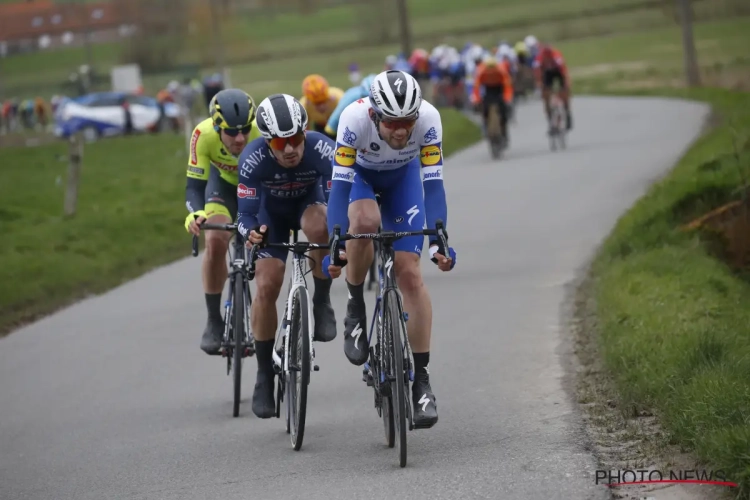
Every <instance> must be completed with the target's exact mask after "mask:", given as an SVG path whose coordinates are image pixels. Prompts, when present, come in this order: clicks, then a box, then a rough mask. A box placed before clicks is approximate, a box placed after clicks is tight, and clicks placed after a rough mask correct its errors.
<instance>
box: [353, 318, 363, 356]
mask: <svg viewBox="0 0 750 500" xmlns="http://www.w3.org/2000/svg"><path fill="white" fill-rule="evenodd" d="M360 335H362V327H361V326H359V323H357V326H355V327H354V330H352V338H353V339H354V348H355V349H356V350H358V351H359V346H358V345H357V344H358V343H359V336H360Z"/></svg>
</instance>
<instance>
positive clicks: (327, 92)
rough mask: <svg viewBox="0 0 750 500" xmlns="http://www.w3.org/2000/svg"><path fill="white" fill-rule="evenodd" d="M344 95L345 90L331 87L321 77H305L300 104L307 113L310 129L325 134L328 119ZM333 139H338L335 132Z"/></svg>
mask: <svg viewBox="0 0 750 500" xmlns="http://www.w3.org/2000/svg"><path fill="white" fill-rule="evenodd" d="M343 95H344V91H343V90H341V89H340V88H338V87H331V86H329V85H328V80H326V79H325V78H323V77H322V76H320V75H308V76H307V77H305V79H304V80H302V98H301V99H300V100H299V102H300V103H301V104H302V106H304V108H305V111H307V116H308V120H309V121H308V127H309V128H311V129H312V130H314V131H316V132H321V133H324V134H325V133H326V132H325V129H326V124H327V123H328V119H329V118H330V117H331V114H332V113H333V110H334V109H336V106H338V104H339V100H340V99H341V97H342V96H343ZM331 138H332V139H335V138H336V133H335V130H334V134H333V136H331Z"/></svg>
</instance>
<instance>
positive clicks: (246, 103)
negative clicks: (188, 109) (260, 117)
mask: <svg viewBox="0 0 750 500" xmlns="http://www.w3.org/2000/svg"><path fill="white" fill-rule="evenodd" d="M208 114H209V116H210V117H211V119H212V120H213V121H214V126H216V127H219V128H244V127H247V126H249V125H250V124H251V123H252V122H253V120H254V119H255V102H254V101H253V98H252V97H250V95H249V94H247V93H246V92H244V91H242V90H239V89H226V90H222V91H221V92H218V93H217V94H216V95H215V96H214V97H213V99H211V104H209V105H208Z"/></svg>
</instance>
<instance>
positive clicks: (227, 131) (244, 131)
mask: <svg viewBox="0 0 750 500" xmlns="http://www.w3.org/2000/svg"><path fill="white" fill-rule="evenodd" d="M252 129H253V126H252V125H248V126H247V127H242V128H223V129H222V130H223V131H224V133H225V134H227V135H228V136H229V137H237V135H238V134H242V135H247V134H249V133H250V131H251V130H252Z"/></svg>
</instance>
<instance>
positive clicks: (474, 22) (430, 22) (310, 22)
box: [0, 0, 750, 95]
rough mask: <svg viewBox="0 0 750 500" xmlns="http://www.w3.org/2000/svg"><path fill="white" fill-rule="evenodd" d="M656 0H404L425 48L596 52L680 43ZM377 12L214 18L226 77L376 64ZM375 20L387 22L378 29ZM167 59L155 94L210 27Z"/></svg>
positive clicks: (341, 70) (296, 75) (20, 88)
mask: <svg viewBox="0 0 750 500" xmlns="http://www.w3.org/2000/svg"><path fill="white" fill-rule="evenodd" d="M664 3H665V1H664V0H606V1H601V0H560V1H554V0H540V1H538V2H533V3H532V2H525V1H522V0H505V1H503V2H502V3H499V2H496V1H493V0H468V1H466V2H450V1H448V0H411V1H410V2H409V6H410V12H411V20H412V31H413V35H414V39H415V44H416V45H421V46H424V47H427V48H431V47H432V46H434V45H436V44H437V43H440V42H442V41H445V42H447V43H453V44H455V45H457V46H462V45H463V44H464V43H465V42H466V41H469V40H472V41H476V42H479V43H483V44H487V45H489V44H496V43H497V42H498V41H499V40H500V39H501V38H506V39H508V40H517V39H520V38H522V37H523V36H525V35H527V34H528V33H534V34H535V35H537V36H538V37H540V38H542V39H548V40H553V41H555V42H563V41H573V42H571V43H573V44H574V45H573V47H576V48H578V46H581V47H583V48H584V49H585V51H587V52H591V51H592V50H593V51H596V50H598V49H597V46H598V45H599V42H596V43H594V42H592V41H591V40H589V39H590V38H591V37H612V38H619V37H620V36H619V35H624V36H627V37H630V36H631V35H633V34H638V33H641V34H643V33H645V32H646V31H650V32H651V33H652V34H653V33H661V34H662V35H664V36H667V37H670V38H673V39H674V40H675V42H676V43H677V45H679V43H680V39H679V33H678V31H677V28H676V23H675V22H674V20H673V18H671V17H670V11H669V9H667V8H665V7H664ZM695 11H696V20H697V21H699V23H698V24H697V25H696V29H701V26H703V23H712V22H715V21H717V20H727V19H731V18H737V17H738V16H742V15H745V16H747V15H750V4H748V3H747V2H744V1H743V0H698V1H696V2H695ZM199 14H203V15H202V18H205V17H206V16H205V13H203V12H196V13H195V15H199ZM383 16H384V14H383V10H382V9H380V10H378V9H374V8H373V7H371V6H368V4H367V3H365V4H363V5H360V6H340V7H332V8H326V9H321V10H320V11H318V12H315V13H312V14H310V15H309V16H308V17H307V18H305V19H302V18H300V16H299V15H296V14H283V13H279V14H278V15H274V14H273V11H270V12H269V11H264V13H262V14H260V13H257V12H237V13H236V14H234V15H232V16H227V18H228V19H230V18H231V21H230V20H228V21H226V22H222V30H221V31H222V39H223V44H222V47H225V50H224V55H225V58H226V60H227V62H228V63H230V65H231V71H232V83H233V84H235V85H237V84H242V85H259V84H265V85H272V84H273V82H275V81H277V80H296V81H299V80H301V78H302V77H304V76H305V74H307V73H310V72H320V73H322V74H325V75H326V76H328V77H330V78H331V80H333V81H337V82H343V81H345V78H346V68H347V67H348V65H349V64H350V63H352V62H357V63H359V64H360V66H362V67H365V68H366V69H370V70H372V69H379V68H381V67H382V64H383V59H384V57H385V55H387V54H389V53H396V52H397V51H398V50H399V45H398V43H397V40H398V39H397V33H396V23H395V22H393V21H394V18H392V17H390V16H391V14H388V16H389V17H388V18H387V19H383ZM204 24H205V19H204ZM381 26H387V28H384V29H381V28H380V27H381ZM637 36H640V35H637ZM603 39H604V38H600V39H599V40H603ZM614 43H615V44H617V43H618V42H614ZM127 44H128V42H124V43H119V42H118V43H103V44H95V45H93V46H92V59H93V62H94V66H95V67H96V68H97V69H98V71H100V72H102V73H104V74H105V75H106V74H108V71H109V68H110V67H111V66H112V65H113V64H116V63H118V61H119V62H130V61H126V60H123V57H125V52H123V50H124V48H125V47H126V46H127ZM562 46H563V47H565V45H564V44H562ZM586 48H587V49H586ZM623 48H624V50H626V51H627V50H637V48H638V47H633V48H632V49H631V48H629V47H628V45H627V44H623ZM566 55H568V57H571V56H573V52H572V51H570V50H568V51H566ZM601 56H602V54H599V57H597V58H596V59H598V61H597V62H601V61H606V60H607V56H606V55H604V57H601ZM664 56H668V54H664ZM740 56H744V54H740ZM654 57H658V56H656V55H655V56H654ZM171 60H174V61H175V63H176V66H180V65H187V66H184V67H183V68H184V70H181V69H179V68H178V67H177V68H173V69H171V70H169V69H167V70H165V71H164V72H161V73H160V74H152V75H149V76H147V77H146V82H145V83H146V86H147V88H148V89H149V90H150V91H152V92H155V91H156V90H157V89H158V88H161V86H163V85H165V84H166V82H167V81H168V80H169V79H171V78H174V77H179V76H181V75H182V74H185V73H184V72H185V71H188V69H187V68H188V67H192V66H193V65H195V64H199V65H203V66H204V70H203V72H204V73H205V72H209V71H213V63H214V61H215V53H214V51H213V45H212V43H211V38H210V35H209V33H208V32H205V33H204V32H203V31H200V32H199V33H198V34H194V35H191V36H190V37H188V38H187V39H186V40H185V43H184V44H183V50H179V51H175V53H174V57H173V58H171ZM86 61H87V58H86V51H85V49H84V48H82V47H79V48H73V49H66V50H58V51H53V52H37V53H32V54H26V55H23V56H12V57H9V58H6V59H4V60H2V61H1V62H0V64H2V72H3V74H4V75H5V76H4V82H3V85H4V88H5V91H6V93H8V94H10V93H22V92H35V93H42V94H45V95H46V94H51V93H52V92H55V91H57V92H59V91H60V86H61V84H62V83H63V82H64V81H65V80H66V78H67V76H68V73H69V72H71V71H72V70H74V69H75V68H76V67H77V66H78V65H79V64H82V63H84V62H86ZM606 62H608V61H606ZM107 82H108V80H107ZM264 82H265V83H264ZM269 82H270V83H269ZM105 84H108V83H105Z"/></svg>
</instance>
